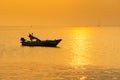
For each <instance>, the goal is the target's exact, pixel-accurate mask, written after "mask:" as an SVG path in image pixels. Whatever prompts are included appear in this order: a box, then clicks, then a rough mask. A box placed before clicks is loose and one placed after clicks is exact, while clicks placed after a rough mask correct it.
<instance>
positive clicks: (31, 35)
mask: <svg viewBox="0 0 120 80" xmlns="http://www.w3.org/2000/svg"><path fill="white" fill-rule="evenodd" d="M28 37H29V38H30V40H31V41H33V40H34V39H35V40H36V41H38V42H40V41H41V40H40V39H38V38H37V37H35V36H33V33H31V34H29V36H28Z"/></svg>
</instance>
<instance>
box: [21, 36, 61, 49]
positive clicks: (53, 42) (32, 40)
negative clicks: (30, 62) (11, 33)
mask: <svg viewBox="0 0 120 80" xmlns="http://www.w3.org/2000/svg"><path fill="white" fill-rule="evenodd" d="M28 37H29V38H30V40H26V39H25V38H23V37H21V39H20V40H21V44H22V46H45V47H56V46H57V45H58V44H59V43H60V42H61V41H62V39H55V40H40V39H38V38H37V37H35V36H33V34H29V36H28Z"/></svg>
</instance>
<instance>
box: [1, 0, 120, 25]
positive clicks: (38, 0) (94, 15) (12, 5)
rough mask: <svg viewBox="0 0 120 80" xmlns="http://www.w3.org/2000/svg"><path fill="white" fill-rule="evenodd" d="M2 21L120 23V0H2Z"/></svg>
mask: <svg viewBox="0 0 120 80" xmlns="http://www.w3.org/2000/svg"><path fill="white" fill-rule="evenodd" d="M0 25H18V26H19V25H41V26H83V25H84V26H91V25H108V26H111V25H112V26H114V25H120V0H0Z"/></svg>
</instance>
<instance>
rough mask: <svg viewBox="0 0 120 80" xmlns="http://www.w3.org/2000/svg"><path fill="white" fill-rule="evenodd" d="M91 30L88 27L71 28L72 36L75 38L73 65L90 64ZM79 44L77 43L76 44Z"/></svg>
mask: <svg viewBox="0 0 120 80" xmlns="http://www.w3.org/2000/svg"><path fill="white" fill-rule="evenodd" d="M89 35H90V31H89V30H88V29H86V28H72V29H71V30H70V36H71V38H72V39H73V40H72V41H73V43H71V45H72V53H73V55H72V56H73V57H72V61H71V63H70V64H71V65H72V66H80V65H88V64H89V63H90V61H89V59H88V58H89V54H88V53H89V52H88V51H89V50H88V47H89V45H88V44H89V43H88V39H89ZM76 44H77V45H76Z"/></svg>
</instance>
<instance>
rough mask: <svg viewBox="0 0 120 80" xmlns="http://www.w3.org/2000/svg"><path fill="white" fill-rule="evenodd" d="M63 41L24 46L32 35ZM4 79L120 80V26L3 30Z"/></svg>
mask: <svg viewBox="0 0 120 80" xmlns="http://www.w3.org/2000/svg"><path fill="white" fill-rule="evenodd" d="M29 33H33V34H34V36H36V37H38V38H39V39H41V40H46V39H47V40H48V39H50V40H54V39H62V41H61V42H60V43H59V44H58V46H57V47H25V46H24V47H23V46H21V43H20V38H21V37H24V38H26V39H27V40H29V38H28V34H29ZM0 80H120V27H106V26H105V27H102V26H101V27H41V26H32V27H29V26H1V27H0Z"/></svg>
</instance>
